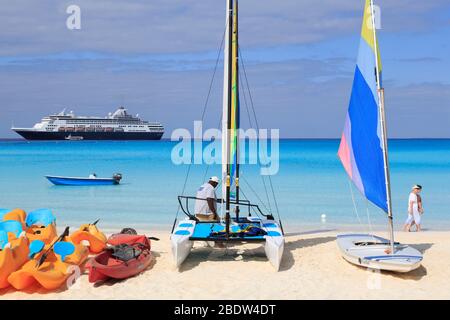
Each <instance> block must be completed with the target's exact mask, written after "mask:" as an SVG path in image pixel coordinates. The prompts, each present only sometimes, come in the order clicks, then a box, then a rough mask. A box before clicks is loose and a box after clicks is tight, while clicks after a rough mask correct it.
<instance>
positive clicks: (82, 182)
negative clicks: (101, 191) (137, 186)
mask: <svg viewBox="0 0 450 320" xmlns="http://www.w3.org/2000/svg"><path fill="white" fill-rule="evenodd" d="M45 177H46V178H47V179H48V181H50V182H51V183H53V184H55V185H58V186H107V185H114V184H119V183H120V180H121V179H122V175H120V174H115V175H114V176H113V177H112V178H96V177H89V178H81V177H60V176H45Z"/></svg>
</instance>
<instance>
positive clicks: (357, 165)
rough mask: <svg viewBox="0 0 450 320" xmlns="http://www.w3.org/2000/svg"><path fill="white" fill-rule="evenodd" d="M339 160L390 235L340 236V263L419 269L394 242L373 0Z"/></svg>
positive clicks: (412, 254) (411, 253) (414, 256)
mask: <svg viewBox="0 0 450 320" xmlns="http://www.w3.org/2000/svg"><path fill="white" fill-rule="evenodd" d="M338 155H339V158H340V160H341V162H342V165H343V166H344V168H345V170H346V172H347V174H348V176H349V178H350V180H351V181H352V182H353V184H354V185H355V186H356V187H357V189H358V190H359V191H360V192H361V193H362V194H363V195H364V197H365V198H367V199H368V200H369V201H370V202H372V203H373V204H375V205H376V206H377V207H379V208H380V209H382V210H383V211H385V212H386V213H387V217H388V223H389V234H390V239H384V238H381V237H378V236H374V235H371V234H344V235H339V236H338V237H337V244H338V246H339V249H340V251H341V253H342V256H343V257H344V259H346V260H347V261H349V262H351V263H353V264H356V265H359V266H364V267H369V268H373V269H381V270H388V271H395V272H409V271H411V270H414V269H417V268H418V267H419V266H420V264H421V261H422V254H421V253H420V252H419V251H417V250H416V249H414V248H412V247H410V246H408V245H402V244H400V243H397V242H395V241H394V227H393V216H392V200H391V187H390V174H389V161H388V147H387V134H386V121H385V109H384V89H383V87H382V82H381V59H380V51H379V47H378V42H377V36H376V28H375V17H374V8H373V1H372V0H366V5H365V11H364V19H363V25H362V34H361V42H360V47H359V56H358V62H357V66H356V70H355V76H354V80H353V89H352V95H351V98H350V106H349V109H348V113H347V117H346V121H345V127H344V132H343V134H342V139H341V143H340V147H339V152H338Z"/></svg>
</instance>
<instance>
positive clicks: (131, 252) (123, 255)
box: [111, 243, 142, 262]
mask: <svg viewBox="0 0 450 320" xmlns="http://www.w3.org/2000/svg"><path fill="white" fill-rule="evenodd" d="M111 250H112V251H113V252H112V254H111V256H112V257H114V258H116V259H118V260H121V261H124V262H127V261H130V260H133V259H136V258H137V257H139V256H140V255H141V253H142V250H140V249H138V248H136V247H134V246H130V245H129V244H125V243H124V244H119V245H116V246H114V247H112V248H111Z"/></svg>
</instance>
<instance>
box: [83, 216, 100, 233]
mask: <svg viewBox="0 0 450 320" xmlns="http://www.w3.org/2000/svg"><path fill="white" fill-rule="evenodd" d="M99 221H100V219H97V220H95V221H94V222H93V223H89V225H90V226H95V225H96V224H97V223H98V222H99ZM83 231H89V229H88V227H84V228H83Z"/></svg>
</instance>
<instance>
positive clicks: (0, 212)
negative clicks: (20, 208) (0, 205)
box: [0, 209, 11, 220]
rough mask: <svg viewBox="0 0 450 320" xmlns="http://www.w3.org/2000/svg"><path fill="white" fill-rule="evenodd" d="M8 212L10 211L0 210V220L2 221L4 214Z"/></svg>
mask: <svg viewBox="0 0 450 320" xmlns="http://www.w3.org/2000/svg"><path fill="white" fill-rule="evenodd" d="M9 211H11V210H9V209H0V220H3V216H4V215H5V214H6V213H8V212H9Z"/></svg>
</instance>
